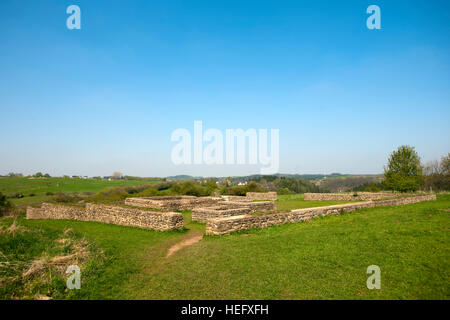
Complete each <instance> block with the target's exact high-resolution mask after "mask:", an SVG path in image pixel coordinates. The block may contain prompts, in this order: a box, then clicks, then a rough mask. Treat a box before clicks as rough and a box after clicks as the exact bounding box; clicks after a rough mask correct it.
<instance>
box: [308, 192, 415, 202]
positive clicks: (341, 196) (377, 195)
mask: <svg viewBox="0 0 450 320" xmlns="http://www.w3.org/2000/svg"><path fill="white" fill-rule="evenodd" d="M417 195H418V194H417V193H391V192H355V193H305V194H304V197H303V199H304V200H315V201H368V200H381V199H392V198H397V197H400V196H417Z"/></svg>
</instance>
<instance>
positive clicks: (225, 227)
mask: <svg viewBox="0 0 450 320" xmlns="http://www.w3.org/2000/svg"><path fill="white" fill-rule="evenodd" d="M431 200H436V195H435V194H431V195H424V196H415V197H409V198H400V199H390V200H380V201H366V202H358V203H348V204H340V205H334V206H324V207H316V208H306V209H296V210H292V211H290V212H282V213H273V214H265V215H243V216H234V217H229V218H217V219H209V220H207V223H206V234H207V235H224V234H229V233H232V232H235V231H242V230H246V229H252V228H257V229H262V228H267V227H270V226H274V225H280V224H284V223H295V222H300V221H305V220H310V219H312V218H315V217H318V216H324V215H333V214H340V213H341V212H349V211H354V210H356V209H362V208H373V207H378V206H396V205H404V204H411V203H417V202H422V201H431Z"/></svg>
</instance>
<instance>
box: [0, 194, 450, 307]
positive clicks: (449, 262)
mask: <svg viewBox="0 0 450 320" xmlns="http://www.w3.org/2000/svg"><path fill="white" fill-rule="evenodd" d="M305 202H306V201H305ZM308 202H309V201H308ZM321 203H322V202H321ZM322 205H323V203H322ZM449 210H450V195H438V200H437V201H430V202H422V203H417V204H411V205H405V206H397V207H379V208H371V209H362V210H357V211H355V212H352V213H344V214H342V215H338V216H326V217H321V218H316V219H313V220H312V221H311V222H309V223H296V224H285V225H281V226H276V227H271V228H267V229H262V230H249V231H246V232H241V233H235V234H231V235H227V236H205V237H204V238H203V240H201V241H200V242H198V243H195V244H194V245H192V246H190V247H186V248H183V249H182V250H180V251H178V252H176V253H174V254H173V255H172V256H171V257H169V258H165V255H166V253H167V250H168V248H170V247H171V246H172V245H173V244H175V243H177V242H179V241H180V240H182V239H183V238H184V237H186V236H187V235H188V233H189V232H192V231H202V230H204V224H199V223H192V222H191V223H189V216H190V213H189V212H184V213H183V215H184V217H185V220H186V221H187V223H188V224H187V226H186V230H185V231H180V232H156V231H147V230H140V229H136V228H128V227H121V226H113V225H107V224H101V223H93V222H75V221H57V220H53V221H50V220H41V221H40V220H25V219H23V218H20V219H18V220H17V224H18V225H20V226H23V227H24V228H27V229H28V230H36V232H40V233H41V237H47V234H55V233H56V234H59V233H61V232H64V230H66V229H67V228H71V229H72V230H73V232H74V233H75V235H76V236H77V237H82V238H84V239H85V240H86V241H87V242H89V243H90V245H92V246H93V248H95V249H98V250H102V252H103V257H102V258H101V259H97V260H95V259H93V260H91V262H90V263H87V264H86V265H87V266H88V267H85V268H86V269H82V288H81V290H77V291H71V292H67V291H63V292H61V291H57V292H58V294H56V295H54V298H75V299H449V298H450V272H449V270H450V252H449V244H450V243H449V240H450V239H449V234H448V232H449V230H450V216H449V214H450V212H449ZM12 221H13V220H12V219H11V218H2V219H0V222H1V223H2V224H6V225H10V224H11V223H12ZM24 235H25V234H24ZM11 237H12V235H11V234H7V233H3V234H0V239H1V241H0V251H2V252H3V253H4V254H5V256H8V257H10V255H12V254H16V253H17V252H22V253H24V252H33V254H32V255H33V256H34V257H35V258H37V257H39V256H40V254H41V252H44V251H45V250H41V251H40V250H35V249H32V248H33V247H34V244H33V243H32V242H31V241H26V242H20V241H19V242H17V241H18V240H14V241H16V242H17V244H16V245H11V242H12V241H13V240H12V238H11ZM16 237H17V235H16ZM53 237H58V236H57V235H54V236H53ZM16 239H18V238H16ZM42 242H43V243H46V245H44V247H47V248H51V247H52V246H53V244H54V242H53V241H47V242H46V241H45V240H42ZM19 249H20V250H19ZM29 250H31V251H29ZM19 258H20V257H19V256H18V258H17V259H19ZM28 259H32V258H31V257H28ZM370 265H378V266H379V267H380V268H381V290H368V289H367V287H366V280H367V278H368V276H369V275H368V274H366V270H367V267H368V266H370ZM1 285H2V284H0V286H1ZM5 290H6V289H5V288H3V291H1V288H0V295H1V297H2V298H8V297H10V296H9V295H8V293H10V292H7V291H5ZM16 290H17V289H16ZM42 294H46V293H45V292H44V293H42Z"/></svg>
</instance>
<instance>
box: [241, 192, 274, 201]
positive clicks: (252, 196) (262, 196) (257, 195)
mask: <svg viewBox="0 0 450 320" xmlns="http://www.w3.org/2000/svg"><path fill="white" fill-rule="evenodd" d="M245 197H246V198H247V199H249V200H250V201H255V200H267V201H277V200H278V195H277V193H276V192H274V191H273V192H247V193H246V195H245Z"/></svg>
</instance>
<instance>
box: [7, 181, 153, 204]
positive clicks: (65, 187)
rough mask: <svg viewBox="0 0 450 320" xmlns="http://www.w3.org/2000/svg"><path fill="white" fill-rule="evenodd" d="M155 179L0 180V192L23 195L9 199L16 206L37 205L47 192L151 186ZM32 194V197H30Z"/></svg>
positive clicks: (94, 190)
mask: <svg viewBox="0 0 450 320" xmlns="http://www.w3.org/2000/svg"><path fill="white" fill-rule="evenodd" d="M157 181H158V180H156V179H148V180H112V181H108V180H103V179H80V178H38V179H35V178H34V179H33V178H19V177H14V178H9V177H8V178H0V192H1V193H3V194H5V195H7V196H8V195H12V194H15V193H21V194H23V196H24V197H23V198H17V199H15V198H11V199H9V200H10V201H11V202H12V203H13V204H15V205H16V206H25V205H31V204H38V203H42V202H44V201H47V200H48V199H50V196H49V195H47V193H48V192H51V193H57V192H71V193H73V192H78V193H83V192H98V191H100V190H102V189H104V188H107V187H122V186H135V185H141V184H152V183H155V182H157ZM30 194H34V196H30Z"/></svg>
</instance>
